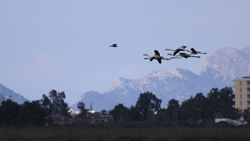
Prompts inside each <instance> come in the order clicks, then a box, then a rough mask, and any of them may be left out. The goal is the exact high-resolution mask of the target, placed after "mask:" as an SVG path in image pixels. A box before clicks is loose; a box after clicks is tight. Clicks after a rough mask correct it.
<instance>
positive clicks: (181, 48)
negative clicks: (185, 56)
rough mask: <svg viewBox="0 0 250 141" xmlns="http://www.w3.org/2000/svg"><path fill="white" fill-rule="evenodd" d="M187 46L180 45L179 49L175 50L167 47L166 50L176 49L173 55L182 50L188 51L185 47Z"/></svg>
mask: <svg viewBox="0 0 250 141" xmlns="http://www.w3.org/2000/svg"><path fill="white" fill-rule="evenodd" d="M186 47H187V46H181V47H179V48H177V49H175V50H173V49H165V51H166V50H169V51H174V53H173V55H176V54H177V53H178V52H180V51H188V50H186V49H185V48H186Z"/></svg>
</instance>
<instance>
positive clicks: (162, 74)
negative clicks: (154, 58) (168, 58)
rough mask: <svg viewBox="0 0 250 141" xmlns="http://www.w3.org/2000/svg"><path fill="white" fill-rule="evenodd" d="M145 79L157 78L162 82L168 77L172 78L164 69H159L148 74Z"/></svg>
mask: <svg viewBox="0 0 250 141" xmlns="http://www.w3.org/2000/svg"><path fill="white" fill-rule="evenodd" d="M147 77H158V78H159V79H160V80H163V79H166V78H168V77H172V75H171V74H170V73H168V72H167V71H166V70H165V69H160V70H157V71H154V72H152V73H150V74H148V75H147Z"/></svg>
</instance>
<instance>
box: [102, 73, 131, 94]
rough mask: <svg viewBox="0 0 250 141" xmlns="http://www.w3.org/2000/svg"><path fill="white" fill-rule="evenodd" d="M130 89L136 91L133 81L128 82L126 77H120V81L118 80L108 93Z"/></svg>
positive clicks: (113, 83)
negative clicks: (117, 89)
mask: <svg viewBox="0 0 250 141" xmlns="http://www.w3.org/2000/svg"><path fill="white" fill-rule="evenodd" d="M125 87H129V88H131V89H134V88H135V86H134V84H133V82H132V81H131V80H128V79H126V78H124V77H120V78H119V79H116V80H115V81H114V82H112V84H111V86H110V87H109V88H108V89H107V91H106V92H107V93H108V92H110V91H112V90H114V89H116V88H125Z"/></svg>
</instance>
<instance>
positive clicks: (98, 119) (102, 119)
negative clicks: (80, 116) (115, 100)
mask: <svg viewBox="0 0 250 141" xmlns="http://www.w3.org/2000/svg"><path fill="white" fill-rule="evenodd" d="M90 117H91V123H93V124H95V123H110V122H113V117H112V116H111V115H104V114H102V113H98V112H96V113H93V114H91V115H90Z"/></svg>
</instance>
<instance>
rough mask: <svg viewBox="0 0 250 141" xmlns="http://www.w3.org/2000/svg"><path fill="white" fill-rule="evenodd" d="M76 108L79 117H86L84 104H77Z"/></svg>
mask: <svg viewBox="0 0 250 141" xmlns="http://www.w3.org/2000/svg"><path fill="white" fill-rule="evenodd" d="M77 108H78V109H79V110H80V111H81V113H80V114H79V116H86V114H87V111H88V110H87V109H85V103H83V102H79V103H78V105H77Z"/></svg>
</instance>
